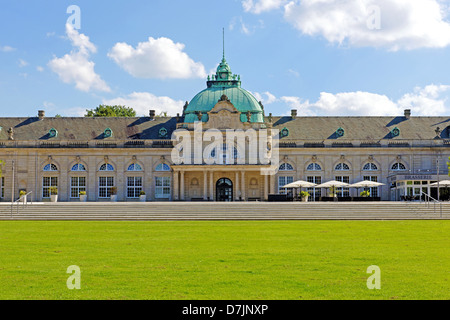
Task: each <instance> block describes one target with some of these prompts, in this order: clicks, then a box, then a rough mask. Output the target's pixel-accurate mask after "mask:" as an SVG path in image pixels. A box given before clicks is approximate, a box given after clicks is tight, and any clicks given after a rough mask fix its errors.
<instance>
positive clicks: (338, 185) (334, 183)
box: [316, 180, 350, 188]
mask: <svg viewBox="0 0 450 320" xmlns="http://www.w3.org/2000/svg"><path fill="white" fill-rule="evenodd" d="M349 186H350V185H349V184H348V183H345V182H341V181H336V180H331V181H328V182H325V183H322V184H319V185H317V186H316V188H331V187H334V188H348V187H349Z"/></svg>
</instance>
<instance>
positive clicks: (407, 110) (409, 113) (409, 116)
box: [405, 109, 411, 119]
mask: <svg viewBox="0 0 450 320" xmlns="http://www.w3.org/2000/svg"><path fill="white" fill-rule="evenodd" d="M405 118H406V119H409V118H411V109H405Z"/></svg>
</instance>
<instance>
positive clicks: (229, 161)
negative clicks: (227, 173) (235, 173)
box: [211, 143, 239, 164]
mask: <svg viewBox="0 0 450 320" xmlns="http://www.w3.org/2000/svg"><path fill="white" fill-rule="evenodd" d="M216 149H217V148H214V149H212V150H211V158H215V157H216V152H217V150H216ZM228 149H232V150H233V159H237V158H238V156H239V155H238V150H237V148H236V147H235V146H234V145H228V144H226V143H224V144H222V150H221V151H222V159H223V161H222V164H232V163H233V162H234V161H233V160H232V159H230V157H229V156H228V152H227V151H228Z"/></svg>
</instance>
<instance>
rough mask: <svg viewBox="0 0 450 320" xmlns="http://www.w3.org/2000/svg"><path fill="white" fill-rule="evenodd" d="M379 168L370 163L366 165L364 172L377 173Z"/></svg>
mask: <svg viewBox="0 0 450 320" xmlns="http://www.w3.org/2000/svg"><path fill="white" fill-rule="evenodd" d="M377 170H378V167H377V165H376V164H375V163H372V162H368V163H366V164H365V165H364V167H363V171H377Z"/></svg>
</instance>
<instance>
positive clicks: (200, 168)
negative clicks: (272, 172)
mask: <svg viewBox="0 0 450 320" xmlns="http://www.w3.org/2000/svg"><path fill="white" fill-rule="evenodd" d="M172 168H173V171H174V172H173V173H174V174H173V177H174V184H173V186H174V188H173V199H174V200H181V201H191V200H210V201H211V200H215V201H220V200H223V199H222V198H223V197H225V194H226V198H227V199H228V197H229V200H227V201H246V200H267V199H268V194H269V190H272V189H274V188H275V186H270V185H269V183H273V182H274V179H270V178H269V177H268V176H267V175H264V174H261V168H267V169H268V168H270V166H268V165H267V166H261V165H231V166H230V165H173V166H172ZM225 181H226V182H227V183H228V184H229V185H230V188H228V189H227V188H225V185H223V183H224V182H225ZM272 181H273V182H272ZM219 184H220V187H219ZM225 189H227V190H225ZM218 190H220V192H223V194H218ZM218 197H219V198H221V199H219V198H218Z"/></svg>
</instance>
